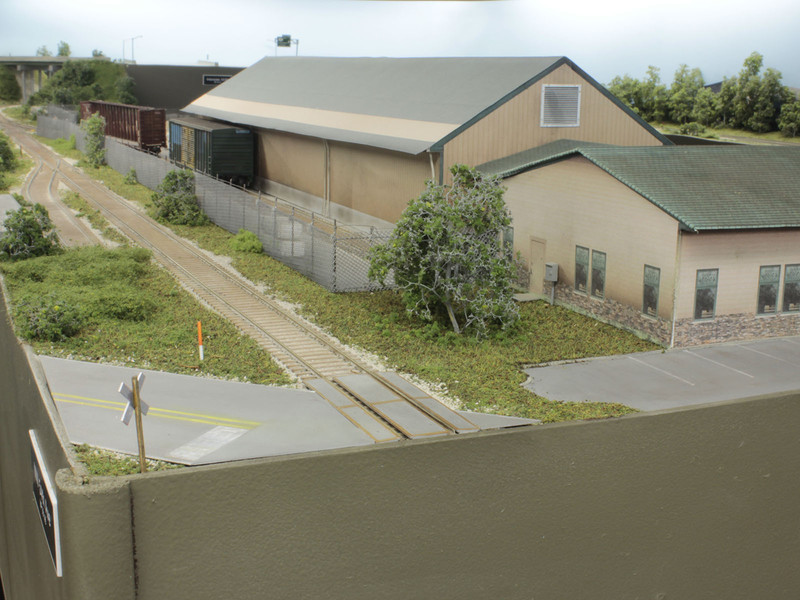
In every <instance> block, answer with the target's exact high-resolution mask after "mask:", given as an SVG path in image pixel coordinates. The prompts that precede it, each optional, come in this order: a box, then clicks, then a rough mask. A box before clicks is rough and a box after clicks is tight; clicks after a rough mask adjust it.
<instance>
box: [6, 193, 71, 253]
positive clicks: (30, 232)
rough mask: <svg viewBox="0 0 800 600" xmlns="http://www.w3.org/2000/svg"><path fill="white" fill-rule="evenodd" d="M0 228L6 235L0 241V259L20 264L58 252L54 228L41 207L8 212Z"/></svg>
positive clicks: (48, 216) (35, 206) (58, 247)
mask: <svg viewBox="0 0 800 600" xmlns="http://www.w3.org/2000/svg"><path fill="white" fill-rule="evenodd" d="M3 226H4V227H5V228H6V231H5V233H4V234H3V236H2V237H0V259H4V260H23V259H26V258H31V257H33V256H45V255H48V254H56V253H58V252H60V251H61V244H59V242H58V238H57V237H56V232H55V226H54V225H53V222H52V221H51V220H50V215H48V214H47V209H45V208H44V207H43V206H42V205H41V204H34V205H33V206H21V207H20V208H19V209H17V210H14V211H11V212H10V213H9V214H8V216H7V217H6V220H5V221H4V222H3Z"/></svg>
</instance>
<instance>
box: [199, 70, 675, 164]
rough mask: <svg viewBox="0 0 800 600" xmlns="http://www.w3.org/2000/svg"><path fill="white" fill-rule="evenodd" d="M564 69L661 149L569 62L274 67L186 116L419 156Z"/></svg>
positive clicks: (242, 78)
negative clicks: (576, 75)
mask: <svg viewBox="0 0 800 600" xmlns="http://www.w3.org/2000/svg"><path fill="white" fill-rule="evenodd" d="M562 64H569V65H570V66H571V67H572V68H574V69H575V71H576V72H578V73H579V74H580V75H581V76H583V77H585V78H586V79H587V81H588V82H589V83H590V84H592V85H594V86H596V87H597V88H598V89H600V90H601V91H602V92H603V93H605V94H606V95H607V96H608V97H609V98H610V99H611V100H612V101H614V102H615V103H616V104H617V105H618V106H620V108H622V109H623V110H625V111H627V112H628V113H629V114H630V115H631V117H632V118H634V119H637V120H639V121H640V123H641V124H642V126H643V127H645V128H647V129H648V130H650V131H651V132H652V133H653V134H654V135H655V136H657V137H659V139H661V136H660V135H659V134H658V133H657V132H655V130H652V128H650V127H649V125H647V124H646V123H645V122H644V121H641V119H639V118H638V117H637V116H636V115H635V114H634V113H632V112H631V111H630V110H629V109H627V107H625V106H624V105H623V104H622V103H620V102H619V101H618V100H616V99H615V98H614V97H613V96H611V95H610V94H608V92H607V91H606V90H605V88H603V87H602V86H600V85H599V84H598V83H597V82H595V81H594V80H593V79H591V78H590V77H589V76H588V75H586V74H585V73H584V72H583V71H581V70H580V69H578V68H577V66H575V65H574V64H573V63H572V62H571V61H570V60H569V59H567V58H566V57H546V58H323V57H281V58H272V57H267V58H264V59H262V60H261V61H259V62H257V63H256V64H254V65H253V66H251V67H249V68H247V69H245V70H244V71H242V72H241V73H239V74H238V75H236V76H235V77H233V78H231V79H229V80H228V81H226V82H224V83H222V84H220V85H219V86H217V87H216V88H214V89H213V90H211V91H209V92H208V93H207V94H205V95H203V96H201V97H200V98H198V99H197V100H195V101H194V102H192V103H191V104H190V105H189V106H187V107H186V108H185V109H184V110H185V111H186V112H189V113H193V114H196V115H201V116H205V117H211V118H215V119H220V120H223V121H229V122H233V123H241V124H244V125H249V126H251V127H260V128H264V129H273V130H278V131H287V132H291V133H295V134H300V135H308V136H313V137H318V138H323V139H330V140H336V141H344V142H351V143H357V144H364V145H370V146H376V147H379V148H386V149H391V150H398V151H401V152H406V153H410V154H418V153H420V152H424V151H425V150H429V149H436V148H439V147H440V146H441V143H442V142H443V140H446V139H449V138H450V137H452V136H453V135H455V134H457V133H458V132H459V131H461V130H463V128H465V127H466V126H468V125H469V124H471V123H473V122H475V121H476V120H478V119H480V118H482V117H483V116H485V115H486V114H488V113H489V112H491V111H492V110H494V109H495V108H496V107H497V106H500V105H501V104H503V103H504V102H507V101H508V100H509V99H510V98H512V97H514V96H515V95H516V94H518V93H520V92H521V91H523V90H524V89H527V88H528V87H529V86H530V85H533V83H535V82H536V81H538V80H539V79H541V78H542V77H544V76H545V75H546V74H547V73H550V72H551V71H552V70H554V69H556V68H558V67H559V66H561V65H562ZM437 145H438V146H437Z"/></svg>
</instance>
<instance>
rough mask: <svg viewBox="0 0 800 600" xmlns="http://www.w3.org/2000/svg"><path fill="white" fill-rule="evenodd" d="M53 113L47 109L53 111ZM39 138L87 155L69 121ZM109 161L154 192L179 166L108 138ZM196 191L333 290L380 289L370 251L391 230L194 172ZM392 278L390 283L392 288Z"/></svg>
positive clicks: (216, 215)
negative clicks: (70, 142) (64, 142)
mask: <svg viewBox="0 0 800 600" xmlns="http://www.w3.org/2000/svg"><path fill="white" fill-rule="evenodd" d="M49 110H50V109H48V111H49ZM37 134H38V135H40V136H42V137H47V138H64V139H69V138H70V136H71V135H74V136H75V140H76V147H77V148H78V149H79V150H81V151H84V150H85V142H84V138H85V136H84V133H83V131H82V130H81V129H80V126H79V125H77V124H76V123H75V122H72V121H71V120H70V119H68V118H57V117H54V116H52V115H40V116H39V117H38V119H37ZM105 145H106V162H107V163H108V165H109V166H110V167H111V168H113V169H114V170H115V171H118V172H119V173H123V174H127V173H129V172H130V170H131V169H133V170H134V171H135V173H136V179H137V181H138V182H139V183H141V184H142V185H144V186H146V187H148V188H150V189H155V188H156V187H157V186H158V185H159V184H160V183H161V181H162V180H163V179H164V177H165V176H166V174H167V173H168V172H169V171H170V170H172V169H177V168H180V167H177V166H175V165H174V164H172V163H171V162H170V161H169V160H167V159H166V158H163V157H158V156H155V155H153V154H149V153H147V152H142V151H140V150H137V149H136V148H133V147H131V146H127V145H126V144H123V143H120V142H119V141H117V140H115V139H113V138H109V137H106V144H105ZM194 175H195V193H196V195H197V199H198V201H199V203H200V207H201V208H202V209H203V210H204V211H205V213H206V214H207V215H208V216H209V218H210V219H211V220H212V221H213V222H214V223H215V224H216V225H218V226H219V227H222V228H223V229H225V230H227V231H229V232H231V233H238V232H239V230H240V229H245V230H247V231H251V232H253V233H254V234H256V236H258V239H259V240H260V241H261V243H262V244H263V246H264V251H265V252H266V253H267V254H269V255H270V256H272V257H273V258H275V259H277V260H279V261H281V262H282V263H284V264H286V265H288V266H289V267H291V268H293V269H295V270H297V271H299V272H300V273H302V274H303V275H305V276H306V277H308V278H309V279H311V280H313V281H316V282H317V283H319V284H320V285H322V286H323V287H325V288H326V289H328V290H330V291H332V292H356V291H371V290H375V289H378V287H379V286H378V285H377V284H376V283H374V282H372V281H370V280H369V277H368V276H367V272H368V270H369V249H370V248H371V247H372V246H374V245H376V244H381V243H385V242H386V241H387V240H388V239H389V236H390V235H391V233H392V230H391V229H379V228H376V227H368V226H360V225H345V224H341V223H338V222H337V221H336V220H334V219H329V218H327V217H324V216H322V215H319V214H317V213H314V212H311V211H307V210H305V209H302V208H299V207H297V206H294V205H292V204H290V203H288V202H285V201H282V200H281V199H279V198H276V197H274V196H266V195H262V194H261V193H258V194H255V193H253V192H248V191H246V190H245V189H243V188H239V187H236V186H233V185H231V184H229V183H228V182H225V181H221V180H217V179H214V178H213V177H209V176H207V175H204V174H202V173H197V172H195V174H194ZM393 283H394V282H393V280H392V279H391V276H390V277H389V278H388V279H387V281H386V285H388V286H392V285H393Z"/></svg>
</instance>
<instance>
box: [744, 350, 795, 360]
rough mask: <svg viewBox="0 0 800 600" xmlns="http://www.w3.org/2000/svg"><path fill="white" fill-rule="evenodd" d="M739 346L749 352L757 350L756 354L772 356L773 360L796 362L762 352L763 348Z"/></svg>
mask: <svg viewBox="0 0 800 600" xmlns="http://www.w3.org/2000/svg"><path fill="white" fill-rule="evenodd" d="M739 348H742V349H743V350H747V351H748V352H755V353H756V354H760V355H761V356H766V357H768V358H771V359H773V360H779V361H781V362H785V363H788V364H794V363H792V362H791V361H788V360H785V359H783V358H781V357H780V356H773V355H772V354H767V353H766V352H761V350H753V349H752V348H748V347H747V346H739Z"/></svg>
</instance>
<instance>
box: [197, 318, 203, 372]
mask: <svg viewBox="0 0 800 600" xmlns="http://www.w3.org/2000/svg"><path fill="white" fill-rule="evenodd" d="M197 346H198V347H199V348H200V361H201V362H202V360H203V325H202V324H201V323H200V321H198V322H197Z"/></svg>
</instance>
